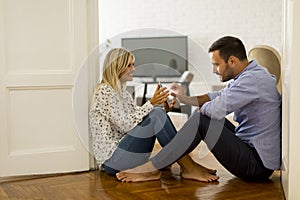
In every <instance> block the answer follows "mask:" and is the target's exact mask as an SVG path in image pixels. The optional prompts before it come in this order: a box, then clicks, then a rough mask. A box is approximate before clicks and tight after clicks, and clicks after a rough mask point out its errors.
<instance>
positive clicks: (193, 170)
mask: <svg viewBox="0 0 300 200" xmlns="http://www.w3.org/2000/svg"><path fill="white" fill-rule="evenodd" d="M177 162H178V164H179V165H180V168H181V175H182V177H183V178H186V179H193V180H197V181H203V182H212V181H216V180H218V179H219V177H218V176H217V175H216V172H217V170H213V169H209V168H206V167H204V166H202V165H200V164H198V163H197V162H195V161H194V160H193V159H192V158H191V156H189V155H185V156H183V157H182V158H181V159H179V160H178V161H177Z"/></svg>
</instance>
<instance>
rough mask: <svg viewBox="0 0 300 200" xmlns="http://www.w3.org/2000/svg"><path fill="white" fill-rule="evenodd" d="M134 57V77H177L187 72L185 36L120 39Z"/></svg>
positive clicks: (186, 41) (186, 43)
mask: <svg viewBox="0 0 300 200" xmlns="http://www.w3.org/2000/svg"><path fill="white" fill-rule="evenodd" d="M121 43H122V47H124V48H126V49H128V50H130V51H131V52H132V53H133V54H134V56H135V62H134V63H135V71H134V76H135V77H153V78H154V79H155V78H157V77H179V76H181V75H182V74H183V72H185V71H186V70H188V39H187V36H171V37H137V38H122V39H121Z"/></svg>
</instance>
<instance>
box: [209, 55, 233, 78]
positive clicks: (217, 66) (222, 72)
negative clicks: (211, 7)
mask: <svg viewBox="0 0 300 200" xmlns="http://www.w3.org/2000/svg"><path fill="white" fill-rule="evenodd" d="M212 65H213V73H215V74H217V75H218V76H219V78H220V81H221V82H226V81H229V80H230V79H233V78H234V72H233V69H232V68H231V66H230V65H229V63H228V62H227V63H226V62H225V61H224V60H223V59H222V58H221V57H220V54H219V50H216V51H213V52H212Z"/></svg>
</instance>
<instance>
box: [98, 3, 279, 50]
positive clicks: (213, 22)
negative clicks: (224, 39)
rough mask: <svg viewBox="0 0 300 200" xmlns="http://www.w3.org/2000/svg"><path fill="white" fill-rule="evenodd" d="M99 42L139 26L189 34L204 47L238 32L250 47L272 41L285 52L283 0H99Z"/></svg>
mask: <svg viewBox="0 0 300 200" xmlns="http://www.w3.org/2000/svg"><path fill="white" fill-rule="evenodd" d="M99 22H100V32H99V33H100V42H103V41H104V40H105V39H107V38H111V37H113V36H115V35H118V34H121V33H124V32H127V31H131V30H133V29H140V28H162V29H169V30H172V31H175V32H178V33H181V34H185V35H188V36H189V37H190V38H191V39H193V40H195V41H196V42H197V43H199V44H200V45H201V46H202V47H203V48H204V49H205V50H207V48H208V46H209V45H210V44H211V43H212V42H213V41H214V40H215V39H217V38H218V37H220V36H223V35H227V34H230V35H236V36H238V37H240V38H241V39H242V40H243V41H244V43H245V45H246V47H247V48H250V47H252V46H253V45H256V44H269V45H271V46H273V47H274V48H276V49H277V50H278V51H279V52H282V51H281V50H282V42H281V29H282V0H251V1H250V0H249V1H246V0H222V1H220V0H201V1H200V0H189V1H185V0H177V1H173V0H148V1H140V0H127V1H123V0H99Z"/></svg>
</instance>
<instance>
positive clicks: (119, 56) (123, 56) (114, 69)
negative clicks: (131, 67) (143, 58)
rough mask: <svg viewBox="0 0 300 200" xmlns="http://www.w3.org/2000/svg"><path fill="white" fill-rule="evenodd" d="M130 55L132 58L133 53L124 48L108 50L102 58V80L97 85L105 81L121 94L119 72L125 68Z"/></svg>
mask: <svg viewBox="0 0 300 200" xmlns="http://www.w3.org/2000/svg"><path fill="white" fill-rule="evenodd" d="M130 57H131V58H132V59H134V56H133V54H132V53H131V52H129V51H128V50H126V49H123V48H115V49H112V50H110V51H109V52H108V53H107V55H106V57H105V59H104V63H103V73H102V80H101V82H100V84H99V85H98V87H100V85H101V84H103V83H105V84H107V85H109V86H110V87H112V88H113V89H114V90H115V91H116V92H117V93H118V94H121V83H120V74H122V73H123V72H124V71H125V70H126V69H127V67H128V62H129V58H130ZM98 87H97V89H98Z"/></svg>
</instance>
